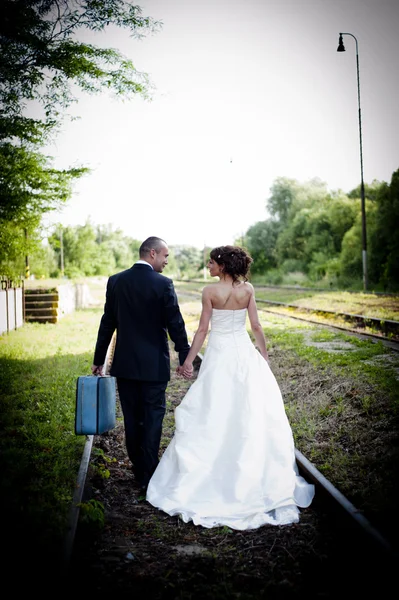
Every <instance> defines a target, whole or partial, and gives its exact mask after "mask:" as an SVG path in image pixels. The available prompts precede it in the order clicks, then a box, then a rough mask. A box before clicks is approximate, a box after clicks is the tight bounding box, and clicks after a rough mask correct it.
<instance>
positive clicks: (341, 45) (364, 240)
mask: <svg viewBox="0 0 399 600" xmlns="http://www.w3.org/2000/svg"><path fill="white" fill-rule="evenodd" d="M343 35H350V36H351V37H353V39H354V40H355V42H356V70H357V102H358V112H359V141H360V175H361V182H360V199H361V207H362V246H363V249H362V262H363V288H364V290H367V288H368V278H367V234H366V202H365V196H364V181H363V150H362V113H361V109H360V81H359V52H358V44H357V39H356V38H355V36H354V35H353V34H352V33H340V34H339V42H338V48H337V52H345V46H344V43H343V40H342V36H343Z"/></svg>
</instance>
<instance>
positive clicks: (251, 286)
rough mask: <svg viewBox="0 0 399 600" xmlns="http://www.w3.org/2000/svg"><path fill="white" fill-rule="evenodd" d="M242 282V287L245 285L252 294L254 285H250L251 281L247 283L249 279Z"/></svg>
mask: <svg viewBox="0 0 399 600" xmlns="http://www.w3.org/2000/svg"><path fill="white" fill-rule="evenodd" d="M243 284H244V287H246V288H247V290H249V291H250V292H251V294H253V292H254V286H253V285H252V283H249V281H244V282H243Z"/></svg>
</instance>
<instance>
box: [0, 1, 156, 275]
mask: <svg viewBox="0 0 399 600" xmlns="http://www.w3.org/2000/svg"><path fill="white" fill-rule="evenodd" d="M141 13H142V11H141V8H140V7H139V6H134V5H132V4H131V2H129V1H127V0H3V2H2V4H1V8H0V227H1V228H2V229H3V228H4V227H6V226H7V225H8V224H12V226H11V225H10V227H11V228H12V227H14V228H15V227H18V226H20V227H24V228H26V227H28V226H29V227H31V228H32V227H33V224H35V225H36V226H38V224H39V223H40V216H41V215H42V214H43V212H46V211H49V210H54V209H55V208H58V207H59V205H60V203H62V202H66V201H67V200H68V198H69V197H70V195H71V192H72V182H73V180H75V179H76V178H78V177H81V176H82V175H83V174H84V173H87V172H88V169H85V168H84V167H82V168H74V169H66V170H56V169H54V168H53V167H52V159H51V157H48V156H45V155H44V154H41V152H40V150H39V149H40V147H41V146H43V145H44V143H45V142H46V141H48V140H49V139H50V138H51V136H54V135H56V132H57V130H58V126H59V125H60V124H61V122H62V118H63V116H64V114H65V111H66V109H67V107H68V106H69V105H70V104H71V103H72V102H74V101H75V100H76V98H75V96H74V94H73V91H72V90H73V86H75V87H77V88H80V89H81V90H83V91H86V92H89V93H99V92H101V91H103V90H108V91H111V92H113V93H114V94H115V95H116V96H119V97H125V98H131V97H133V96H135V95H136V94H139V95H140V96H142V97H144V98H149V97H150V96H151V89H152V84H151V82H150V81H149V78H148V76H147V74H145V73H141V72H139V71H138V70H137V69H136V68H135V66H134V64H133V63H132V61H131V60H130V59H127V58H126V57H124V56H123V55H122V54H121V53H120V52H118V51H117V50H114V49H112V48H101V47H97V46H95V45H93V44H88V43H84V42H82V41H80V39H79V36H80V35H81V32H82V30H85V29H86V30H91V31H93V32H96V31H97V32H100V31H103V30H105V29H106V28H107V27H109V26H116V27H120V28H125V29H127V30H129V31H130V34H131V35H132V36H133V37H137V38H141V37H142V36H143V35H145V34H148V33H150V32H153V31H156V30H157V29H159V27H160V23H157V22H155V21H154V20H153V19H151V18H150V17H143V16H142V14H141ZM31 101H36V102H38V103H39V104H40V105H41V107H42V110H43V117H42V119H32V118H29V116H27V114H26V109H27V107H28V106H29V103H30V102H31ZM10 227H8V230H10ZM1 242H2V240H0V245H1ZM8 242H9V244H8V246H7V248H8V254H6V256H4V248H3V252H2V254H0V266H2V265H3V264H4V261H5V262H7V261H8V263H10V257H11V255H14V254H15V250H16V249H17V247H19V245H18V244H17V245H16V247H15V248H14V249H13V248H12V243H11V241H10V239H9V240H8Z"/></svg>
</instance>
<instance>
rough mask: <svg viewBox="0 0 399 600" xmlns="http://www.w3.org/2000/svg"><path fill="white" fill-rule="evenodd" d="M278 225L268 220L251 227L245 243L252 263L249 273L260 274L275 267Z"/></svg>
mask: <svg viewBox="0 0 399 600" xmlns="http://www.w3.org/2000/svg"><path fill="white" fill-rule="evenodd" d="M279 231H280V225H279V223H277V222H276V221H272V220H271V219H268V220H266V221H259V222H258V223H255V224H254V225H252V226H251V227H250V228H249V229H248V231H247V233H246V235H245V239H246V243H247V248H248V251H249V253H250V254H251V256H252V258H253V259H254V262H253V263H252V265H251V273H253V274H254V275H255V274H261V273H264V272H265V271H268V270H269V269H273V268H275V267H276V266H277V258H276V242H277V237H278V234H279Z"/></svg>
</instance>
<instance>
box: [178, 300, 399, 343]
mask: <svg viewBox="0 0 399 600" xmlns="http://www.w3.org/2000/svg"><path fill="white" fill-rule="evenodd" d="M179 295H181V296H183V297H184V296H188V297H190V296H191V297H195V298H200V297H201V291H196V290H182V291H181V292H179ZM256 303H257V305H258V308H259V310H261V311H263V312H269V313H271V314H273V315H276V316H279V317H284V318H290V319H297V320H299V321H306V322H307V323H312V324H314V325H320V326H321V327H327V328H330V329H336V330H339V331H345V332H347V333H348V334H351V335H356V336H357V337H359V338H360V339H362V338H363V339H365V338H368V339H372V340H375V341H380V342H382V343H383V344H384V345H385V346H386V347H389V348H391V349H392V350H396V351H399V321H393V320H389V319H386V320H384V319H377V318H375V317H367V316H364V315H354V314H349V313H343V312H336V311H330V310H324V309H317V308H306V307H302V306H297V305H295V304H288V303H285V302H277V301H274V300H261V299H257V300H256ZM265 306H277V307H281V308H283V309H287V310H288V311H289V313H288V312H278V311H276V310H274V309H272V310H271V309H268V308H265ZM295 313H297V314H295ZM298 313H306V314H307V315H309V316H304V315H303V314H302V315H301V314H298ZM310 315H314V316H321V317H323V316H325V315H327V317H330V318H331V319H336V318H341V319H343V320H344V321H346V322H347V323H348V325H347V326H346V325H338V324H333V323H331V322H326V321H324V322H323V321H322V320H316V319H312V318H311V316H310ZM351 324H352V325H355V328H354V327H351V326H350V325H351ZM366 328H374V329H376V332H375V333H372V332H370V331H365V329H366ZM384 332H385V334H384Z"/></svg>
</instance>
